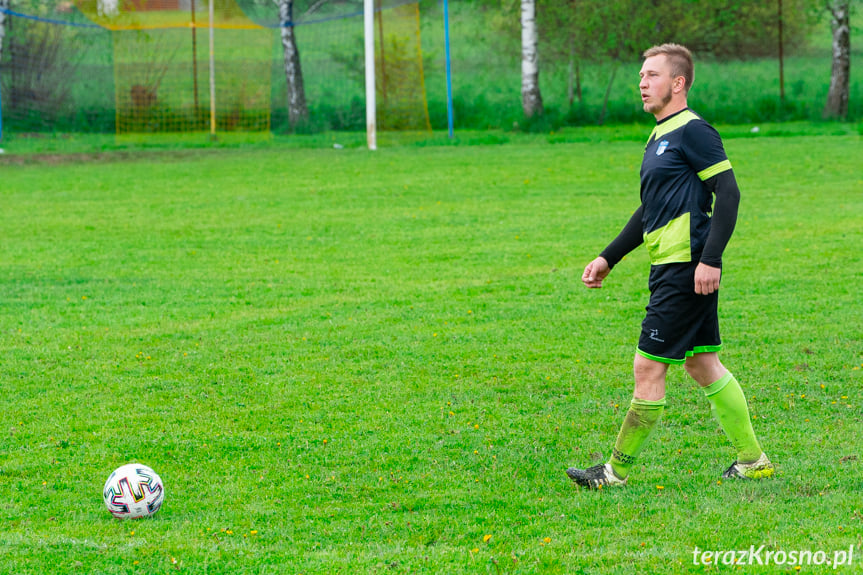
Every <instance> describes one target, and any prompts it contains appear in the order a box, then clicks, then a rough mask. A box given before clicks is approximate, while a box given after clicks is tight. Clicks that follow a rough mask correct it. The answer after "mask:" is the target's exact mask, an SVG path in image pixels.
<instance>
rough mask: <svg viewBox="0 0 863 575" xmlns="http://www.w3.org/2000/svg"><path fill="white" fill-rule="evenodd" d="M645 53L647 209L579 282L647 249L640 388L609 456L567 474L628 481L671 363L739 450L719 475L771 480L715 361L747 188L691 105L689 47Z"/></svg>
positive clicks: (729, 380)
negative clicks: (726, 256)
mask: <svg viewBox="0 0 863 575" xmlns="http://www.w3.org/2000/svg"><path fill="white" fill-rule="evenodd" d="M643 56H644V63H643V65H642V67H641V72H640V74H639V75H640V76H641V82H640V83H639V89H640V91H641V100H642V102H643V103H644V111H645V112H648V113H651V114H653V115H654V116H655V117H656V127H655V128H654V129H653V132H652V133H651V134H650V138H649V139H648V141H647V147H646V148H645V150H644V160H643V161H642V163H641V205H640V206H639V207H638V209H637V210H635V213H634V214H633V215H632V217H631V218H630V220H629V223H627V224H626V225H625V226H624V228H623V230H622V231H621V232H620V234H619V235H618V236H617V238H615V239H614V240H613V241H612V242H611V243H610V244H609V245H608V247H606V248H605V250H604V251H603V252H602V253H601V254H600V255H599V257H597V258H596V259H595V260H593V261H592V262H590V263H589V264H588V265H587V267H586V268H585V269H584V274H583V276H582V278H581V279H582V281H583V282H584V284H585V285H586V286H587V287H588V288H600V287H602V281H603V280H604V279H605V278H606V276H608V274H609V272H610V271H611V269H612V268H613V267H614V266H615V264H617V263H618V262H619V261H620V260H621V259H623V257H624V256H625V255H626V254H628V253H629V252H630V251H632V250H634V249H635V248H636V247H638V246H640V245H641V244H642V243H643V244H645V245H646V247H647V253H648V256H649V258H650V263H651V266H650V277H649V281H648V287H649V289H650V302H649V304H648V306H647V314H646V316H645V318H644V321H643V323H642V326H641V336H640V338H639V340H638V348H637V350H636V354H635V362H634V372H635V391H634V393H633V398H632V402H631V404H630V407H629V410H628V412H627V414H626V417H625V419H624V421H623V425H622V427H621V429H620V433H619V435H618V437H617V441H616V443H615V445H614V450H613V452H612V456H611V459H610V460H609V461H608V462H607V463H604V464H600V465H596V466H594V467H590V468H587V469H577V468H570V469H567V470H566V474H567V475H568V476H569V478H570V479H572V480H573V481H574V482H576V483H577V484H578V485H581V486H584V487H589V488H602V487H603V486H615V485H624V484H625V483H626V479H627V476H628V475H629V472H630V470H631V469H632V467H633V465H634V464H635V461H636V460H637V458H638V455H639V453H641V450H642V448H643V447H644V444H645V442H646V441H647V438H648V436H649V435H650V432H651V430H652V429H653V428H654V427H655V426H656V424H657V422H658V421H659V419H660V417H661V416H662V411H663V409H664V407H665V376H666V373H667V371H668V366H669V365H683V367H684V369H685V370H686V372H687V373H688V374H689V375H690V376H691V377H692V378H693V379H694V380H695V381H696V382H698V384H699V385H700V386H701V388H702V390H703V391H704V394H705V395H706V396H707V399H708V401H709V402H710V407H711V411H712V412H713V414H714V416H715V417H716V419H717V420H718V421H719V424H720V426H721V427H722V429H723V430H724V431H725V433H726V435H727V436H728V438H729V439H730V440H731V443H732V444H733V446H734V448H735V449H736V450H737V460H736V461H735V462H734V463H732V464H731V466H730V467H729V468H728V469H727V470H725V472H724V473H723V474H722V477H729V478H743V479H760V478H764V477H769V476H771V475H773V471H774V469H773V465H772V464H771V463H770V460H769V459H768V458H767V455H765V454H764V452H763V451H762V450H761V447H760V445H759V444H758V440H757V439H756V437H755V432H754V431H753V429H752V422H751V420H750V418H749V408H748V406H747V404H746V398H745V396H744V395H743V391H742V390H741V388H740V384H739V383H738V382H737V380H736V379H735V378H734V376H733V375H731V373H729V372H728V371H727V370H726V369H725V367H724V366H723V365H722V363H721V362H720V361H719V357H718V355H717V352H718V351H719V349H720V347H721V341H720V337H719V321H718V314H717V302H718V296H719V292H718V289H719V282H720V278H721V271H722V252H723V251H724V250H725V246H726V245H727V244H728V240H729V239H730V238H731V234H732V232H733V231H734V226H735V223H736V221H737V206H738V203H739V201H740V190H739V189H738V187H737V181H736V179H735V178H734V172H733V171H732V169H731V163H730V162H729V160H728V157H727V156H726V155H725V149H724V148H723V146H722V140H721V139H720V137H719V134H718V133H717V132H716V130H715V129H714V128H713V127H712V126H710V124H708V123H707V122H705V121H704V120H703V119H701V118H700V117H699V116H697V115H696V114H695V113H694V112H693V111H692V110H690V109H689V107H688V106H687V103H686V99H687V94H688V92H689V88H690V87H691V86H692V80H693V76H694V72H693V64H692V55H691V54H690V52H689V50H687V49H686V48H685V47H683V46H680V45H678V44H663V45H661V46H654V47H653V48H650V49H649V50H647V51H645V52H644V55H643ZM714 196H715V198H716V199H715V202H714V201H713V197H714Z"/></svg>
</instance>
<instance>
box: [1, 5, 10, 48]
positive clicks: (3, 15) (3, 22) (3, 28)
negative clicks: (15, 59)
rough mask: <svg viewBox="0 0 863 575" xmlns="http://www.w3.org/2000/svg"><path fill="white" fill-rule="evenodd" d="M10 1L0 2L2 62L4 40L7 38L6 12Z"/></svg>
mask: <svg viewBox="0 0 863 575" xmlns="http://www.w3.org/2000/svg"><path fill="white" fill-rule="evenodd" d="M8 9H9V0H0V61H2V60H3V40H4V39H5V38H6V12H4V10H8Z"/></svg>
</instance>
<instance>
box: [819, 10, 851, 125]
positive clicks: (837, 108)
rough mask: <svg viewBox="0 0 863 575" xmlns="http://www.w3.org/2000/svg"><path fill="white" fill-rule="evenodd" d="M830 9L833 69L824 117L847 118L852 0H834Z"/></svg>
mask: <svg viewBox="0 0 863 575" xmlns="http://www.w3.org/2000/svg"><path fill="white" fill-rule="evenodd" d="M829 10H830V28H831V30H832V31H833V69H832V71H831V73H830V92H829V93H828V94H827V105H826V106H825V107H824V117H825V118H845V117H846V116H847V115H848V97H849V84H850V78H851V16H850V14H849V11H850V0H833V1H832V2H831V4H830V6H829Z"/></svg>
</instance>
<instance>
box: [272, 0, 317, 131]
mask: <svg viewBox="0 0 863 575" xmlns="http://www.w3.org/2000/svg"><path fill="white" fill-rule="evenodd" d="M273 1H274V2H275V3H276V6H278V8H279V22H280V23H281V34H282V48H283V49H284V52H285V79H286V80H287V84H288V120H289V121H290V123H291V128H296V127H297V126H299V125H300V124H302V123H303V122H305V121H306V120H307V119H308V117H309V108H308V105H307V103H306V89H305V85H304V84H303V68H302V65H301V64H300V51H299V50H298V49H297V38H296V34H295V32H294V0H273Z"/></svg>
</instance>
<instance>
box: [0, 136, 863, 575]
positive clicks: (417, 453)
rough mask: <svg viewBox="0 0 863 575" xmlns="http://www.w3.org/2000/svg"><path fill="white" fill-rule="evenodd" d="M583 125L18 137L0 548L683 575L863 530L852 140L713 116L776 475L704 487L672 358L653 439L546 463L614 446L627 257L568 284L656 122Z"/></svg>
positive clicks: (283, 566)
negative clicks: (127, 499) (581, 481)
mask: <svg viewBox="0 0 863 575" xmlns="http://www.w3.org/2000/svg"><path fill="white" fill-rule="evenodd" d="M792 130H793V128H792ZM801 130H804V131H805V129H804V128H801ZM594 135H595V138H596V139H595V140H587V141H583V142H567V141H559V143H556V144H554V145H552V144H551V143H549V141H548V139H547V138H548V136H546V137H543V138H535V139H533V140H527V139H525V140H518V141H514V142H511V143H510V145H505V146H500V145H493V146H491V145H485V146H484V145H475V146H466V145H465V146H441V145H432V146H416V145H402V146H399V147H394V148H389V149H383V150H381V151H379V152H377V153H374V154H373V153H369V152H366V151H364V150H361V149H345V150H333V149H303V148H300V147H289V146H287V145H284V146H280V145H278V144H273V145H272V147H271V148H266V147H264V146H260V147H254V146H252V147H248V148H243V147H240V146H237V147H232V148H225V149H206V150H193V149H187V150H169V149H164V150H158V149H156V150H152V151H147V150H137V151H136V153H135V154H130V153H122V154H115V153H107V154H104V155H102V156H100V157H99V161H95V162H80V161H76V159H75V158H76V157H74V156H73V157H63V158H57V157H53V156H52V157H45V156H42V157H41V159H40V158H39V157H38V156H7V158H9V159H8V160H4V165H2V166H0V170H2V173H3V190H2V201H3V211H2V216H0V237H2V238H3V248H2V250H0V290H2V294H3V303H2V306H0V326H2V330H3V331H2V334H3V335H2V339H0V346H2V349H0V358H2V359H0V382H2V385H3V394H2V397H0V412H2V413H3V417H2V422H3V427H2V435H0V438H2V439H0V516H2V519H3V528H2V530H0V572H3V573H33V574H37V573H46V572H51V573H106V574H107V573H173V572H175V570H179V572H182V573H225V574H228V573H230V574H235V573H370V572H394V573H408V572H411V573H415V572H426V573H486V572H490V573H498V572H500V573H538V572H543V573H609V574H621V573H622V574H626V573H633V574H634V573H704V572H720V571H724V569H717V568H708V567H705V566H701V565H697V566H696V565H693V564H692V551H693V548H694V547H695V546H698V547H699V548H700V549H722V550H734V549H748V548H749V546H750V545H755V546H756V547H757V546H759V545H761V544H764V545H767V546H768V548H770V549H773V550H784V551H786V552H788V551H792V550H796V549H811V550H813V551H818V550H823V551H826V552H827V553H828V554H831V555H832V552H833V551H834V550H842V549H847V548H848V546H849V545H855V546H856V547H858V549H855V551H856V552H860V551H859V546H861V545H863V541H861V538H860V533H861V530H860V521H861V519H860V518H861V513H863V497H861V487H863V481H861V479H860V471H861V467H860V465H861V464H860V460H859V459H858V458H859V457H860V455H861V453H860V450H861V442H860V439H859V438H860V437H861V432H863V425H861V405H863V394H861V391H860V389H861V383H863V382H861V370H860V367H861V365H863V328H861V325H863V305H861V303H860V296H859V291H860V290H859V285H860V281H861V268H862V267H863V266H861V263H863V259H861V255H860V239H861V234H863V224H861V218H860V213H861V210H863V194H861V192H863V179H861V176H860V170H859V166H860V160H861V154H860V149H861V147H860V146H861V141H860V136H859V135H855V134H852V135H843V136H817V135H812V136H807V137H784V138H775V137H769V136H764V134H763V133H760V134H759V136H758V137H755V138H743V137H740V138H728V139H727V141H726V147H727V149H728V152H729V155H730V157H731V159H732V162H733V163H734V165H735V171H736V174H737V177H738V180H739V182H740V184H741V187H742V190H743V202H742V205H741V213H740V219H739V222H738V228H737V231H736V233H735V236H734V238H733V239H732V242H731V244H730V246H729V248H728V250H727V253H726V268H725V277H724V280H723V281H724V283H723V286H724V287H723V293H722V305H721V316H722V321H723V331H724V341H725V344H726V350H725V351H724V352H723V355H722V357H723V360H724V361H725V363H726V364H727V365H728V366H729V367H730V369H731V370H732V371H733V372H734V373H735V375H736V376H737V378H738V379H739V380H740V381H741V383H742V385H743V386H744V389H745V391H746V393H747V397H748V398H749V399H750V402H751V403H750V405H751V410H752V415H753V417H754V418H755V427H756V431H757V432H758V434H759V436H760V438H761V440H762V442H763V444H764V446H765V447H766V449H767V450H768V453H769V454H770V456H771V458H772V459H773V460H774V462H775V463H777V465H778V469H779V472H778V477H777V478H776V479H775V480H771V481H764V482H760V483H757V484H740V483H733V482H723V483H721V484H720V483H719V482H718V481H717V476H718V474H719V472H721V470H722V469H723V468H724V467H725V466H727V465H728V464H729V463H730V462H731V460H732V459H733V452H732V449H731V448H730V446H729V444H728V441H727V440H726V439H725V437H724V436H723V435H722V433H721V431H719V430H718V428H717V425H716V423H715V422H714V420H713V419H712V418H711V416H710V412H709V407H708V403H707V401H706V400H705V399H704V397H703V396H702V394H701V392H700V391H699V390H698V389H697V388H696V385H695V384H694V383H693V382H691V381H689V380H687V379H686V377H685V376H684V374H683V372H682V371H681V370H679V369H675V370H673V371H672V372H671V375H670V378H669V386H668V400H669V405H668V408H667V410H666V414H665V416H664V418H663V420H662V423H661V425H660V427H659V428H658V430H657V431H656V433H655V435H654V436H653V437H652V438H651V441H650V443H649V445H648V446H647V448H646V450H645V452H644V454H643V457H642V462H643V463H644V465H643V466H639V467H638V468H636V469H635V471H634V473H633V475H632V477H631V484H630V485H629V486H628V487H627V488H626V489H624V490H619V491H608V492H599V493H593V492H586V491H579V490H578V489H577V488H574V487H573V486H572V485H571V484H570V483H569V481H568V480H567V479H566V477H565V476H564V474H563V469H564V468H565V467H567V466H568V465H573V464H582V465H586V464H591V463H592V462H593V461H594V460H595V458H596V457H598V456H594V455H593V454H602V456H607V455H608V454H609V451H610V449H611V446H612V444H613V441H614V438H615V436H616V433H617V430H618V427H619V424H620V421H621V420H622V417H623V413H624V410H625V406H626V404H627V402H628V400H629V398H630V397H631V387H632V384H631V375H630V363H631V360H632V355H633V350H634V346H635V341H636V338H637V334H638V329H639V322H640V320H641V316H642V313H643V306H644V304H645V303H646V295H647V294H646V275H647V261H646V257H645V254H644V253H643V250H640V251H637V252H634V253H633V254H632V255H631V256H630V257H628V258H627V259H626V260H625V261H624V262H622V263H621V264H620V265H619V266H618V267H617V268H616V269H615V270H614V272H613V273H612V275H611V276H610V277H609V279H608V280H607V287H606V288H604V289H602V290H587V289H585V288H583V287H582V286H581V285H580V276H581V271H582V269H583V266H584V265H585V264H586V263H587V262H588V261H589V260H590V259H591V258H592V257H594V255H595V254H596V253H597V252H598V251H599V250H600V249H601V248H602V247H603V246H604V245H605V244H606V243H607V241H609V240H610V239H611V238H612V237H613V235H614V234H615V233H616V232H617V231H618V230H619V228H620V227H621V226H622V225H623V223H624V222H625V221H626V218H627V216H628V214H629V213H630V212H631V211H632V210H633V209H634V208H635V205H636V202H637V198H638V176H637V173H638V167H639V164H640V160H641V158H640V155H641V152H642V140H643V137H644V136H645V135H646V133H645V134H642V135H641V137H640V138H637V139H636V138H635V130H633V131H632V134H631V137H630V136H629V135H626V133H624V134H622V136H621V137H622V138H623V139H622V140H621V141H615V140H616V139H617V136H615V133H613V132H605V133H604V134H603V133H601V132H599V131H597V132H595V133H594ZM740 135H744V132H743V130H742V129H741V134H740ZM573 137H575V136H573ZM440 143H443V142H440ZM22 158H23V159H24V160H26V161H23V160H22V162H23V163H22V162H18V160H19V159H22ZM130 461H141V462H143V463H146V464H148V465H151V466H152V467H153V468H154V469H155V470H156V471H157V472H159V474H160V475H161V476H162V478H163V479H164V481H165V484H166V487H167V499H166V503H165V505H164V507H163V508H162V510H161V511H160V512H159V514H158V515H157V516H156V517H154V518H153V519H151V520H144V521H137V522H121V521H117V520H114V519H112V518H111V517H110V516H109V514H108V512H107V510H105V509H104V507H103V504H102V501H101V489H102V485H103V483H104V481H105V479H106V478H107V476H108V474H109V473H110V471H111V470H112V469H114V468H115V467H117V466H119V465H121V464H123V463H127V462H130ZM658 486H662V489H659V488H658ZM487 535H491V538H490V539H489V540H488V541H484V537H485V536H487ZM857 558H858V555H857V553H855V560H856V559H857ZM855 564H856V561H855ZM776 569H777V568H776V567H760V568H759V567H755V568H753V569H752V572H764V573H770V572H776ZM729 570H730V568H729ZM786 570H787V571H791V572H793V570H792V569H790V568H787V569H786ZM804 570H805V572H827V571H828V570H830V569H828V568H823V569H822V570H821V571H819V569H818V568H814V567H813V568H809V567H804ZM851 570H852V569H845V570H844V571H841V572H851ZM735 572H737V570H735ZM745 572H749V571H745Z"/></svg>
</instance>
